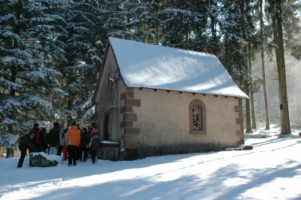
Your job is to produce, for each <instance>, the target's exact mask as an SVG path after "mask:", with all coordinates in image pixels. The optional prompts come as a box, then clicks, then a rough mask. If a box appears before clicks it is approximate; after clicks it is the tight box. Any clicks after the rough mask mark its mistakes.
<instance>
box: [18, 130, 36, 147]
mask: <svg viewBox="0 0 301 200" xmlns="http://www.w3.org/2000/svg"><path fill="white" fill-rule="evenodd" d="M19 149H20V150H21V151H23V150H26V149H29V150H33V149H34V144H33V141H32V139H31V137H30V134H28V133H27V134H25V135H23V136H22V137H21V138H20V143H19Z"/></svg>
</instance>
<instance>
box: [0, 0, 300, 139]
mask: <svg viewBox="0 0 301 200" xmlns="http://www.w3.org/2000/svg"><path fill="white" fill-rule="evenodd" d="M0 2H1V3H0V5H1V8H0V136H1V137H6V136H7V135H8V134H13V135H19V134H23V133H24V131H25V130H28V129H29V128H31V127H32V125H33V123H34V122H36V121H39V122H41V123H46V124H47V123H49V122H51V123H50V126H51V124H52V122H54V121H59V122H61V123H68V122H70V121H71V120H76V121H81V122H83V123H89V122H91V121H93V114H94V107H93V102H92V99H93V95H94V91H95V87H96V84H97V81H98V78H99V77H98V76H99V72H100V69H101V67H102V65H103V61H104V56H105V52H106V46H107V41H108V38H109V37H117V38H124V39H130V40H136V41H141V42H146V43H151V44H159V45H164V46H169V47H175V48H181V49H189V50H193V51H199V52H206V53H211V54H214V55H216V56H217V57H218V58H219V59H220V61H221V62H222V63H223V65H224V66H225V67H226V69H227V71H228V72H229V74H230V75H231V76H232V78H233V79H234V80H235V82H236V83H237V84H238V85H239V87H240V88H241V89H242V90H243V91H244V92H245V93H246V94H248V95H249V97H250V98H249V99H248V100H244V102H243V105H244V121H245V128H246V131H247V132H252V129H253V128H255V127H256V115H255V114H254V113H255V112H259V113H261V116H262V119H261V121H263V122H264V124H265V126H266V128H267V129H269V126H270V118H271V116H269V109H268V108H269V106H268V105H269V101H270V100H271V99H272V98H277V99H278V101H279V104H280V106H278V107H276V108H274V109H277V110H279V116H278V118H277V119H278V122H277V123H278V124H279V126H280V127H281V133H282V134H290V132H291V130H290V129H291V119H290V110H294V108H290V106H291V105H290V104H289V101H288V93H287V78H286V69H287V66H286V65H287V62H286V57H285V55H287V54H288V53H289V55H290V56H292V57H293V58H295V59H297V60H299V59H301V36H300V32H299V31H300V27H301V22H300V19H301V13H300V12H301V1H300V0H244V1H241V0H233V1H225V0H185V1H183V0H72V1H71V0H70V1H69V0H1V1H0ZM258 55H259V56H258ZM255 57H256V58H257V59H258V60H259V62H260V68H261V70H262V73H261V74H260V75H259V76H257V77H256V78H254V76H252V64H253V63H254V62H253V61H254V59H255ZM272 57H273V59H274V60H275V65H274V66H272V67H273V68H272V69H271V70H273V71H274V72H275V73H276V75H277V81H276V82H275V83H276V84H277V87H278V88H279V95H277V96H273V97H271V96H269V95H268V91H267V87H266V78H265V76H266V70H268V69H266V68H267V67H268V65H267V63H266V62H265V60H266V58H272ZM299 62H300V60H299ZM299 67H301V65H300V64H299ZM258 90H261V91H263V92H262V95H261V96H260V98H262V99H263V102H264V105H263V109H262V110H256V109H255V107H254V94H255V93H256V92H257V91H258ZM104 95H105V94H104ZM300 117H301V116H300Z"/></svg>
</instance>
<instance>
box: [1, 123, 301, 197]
mask: <svg viewBox="0 0 301 200" xmlns="http://www.w3.org/2000/svg"><path fill="white" fill-rule="evenodd" d="M279 132H280V130H279V128H277V127H274V128H272V129H271V131H269V132H266V131H264V130H261V129H260V130H258V131H254V133H253V134H252V135H247V136H246V139H245V141H246V144H247V145H253V147H254V149H253V150H248V151H242V150H240V151H239V150H237V151H219V152H209V153H194V154H182V155H168V156H159V157H149V158H145V159H141V160H135V161H118V162H116V161H115V162H114V161H105V160H98V161H97V163H96V164H94V165H93V164H92V163H91V160H88V161H87V162H79V163H78V166H76V167H68V166H67V161H60V163H59V165H58V166H56V167H49V168H38V167H32V168H30V167H29V160H28V157H26V159H25V162H24V167H23V168H19V169H17V168H16V166H17V162H18V158H11V159H2V160H0V200H18V199H43V200H50V199H51V200H53V199H64V200H69V199H72V200H73V199H87V200H88V199H89V200H93V199H112V200H116V199H128V200H133V199H138V200H140V199H141V200H167V199H172V200H185V199H187V200H200V199H206V200H211V199H212V200H213V199H214V200H225V199H226V200H230V199H231V200H233V199H237V200H238V199H244V200H262V199H267V200H273V199H275V200H280V199H281V200H284V199H285V200H287V199H301V189H300V185H301V156H300V149H301V137H299V136H298V134H299V132H300V130H294V131H293V133H292V135H291V136H288V137H278V133H279ZM262 136H266V137H265V138H264V137H262Z"/></svg>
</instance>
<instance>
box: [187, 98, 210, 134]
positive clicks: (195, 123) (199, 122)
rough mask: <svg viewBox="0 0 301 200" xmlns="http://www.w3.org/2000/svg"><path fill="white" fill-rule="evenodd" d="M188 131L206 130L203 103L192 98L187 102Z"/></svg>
mask: <svg viewBox="0 0 301 200" xmlns="http://www.w3.org/2000/svg"><path fill="white" fill-rule="evenodd" d="M189 126H190V128H189V132H190V133H205V131H206V110H205V105H204V103H203V102H202V101H201V100H199V99H194V100H192V101H191V102H190V104H189Z"/></svg>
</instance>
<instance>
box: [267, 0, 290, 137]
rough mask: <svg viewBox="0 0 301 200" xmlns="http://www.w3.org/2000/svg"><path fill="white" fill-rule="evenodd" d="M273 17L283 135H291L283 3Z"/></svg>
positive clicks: (277, 5) (276, 9) (278, 4)
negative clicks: (282, 22)
mask: <svg viewBox="0 0 301 200" xmlns="http://www.w3.org/2000/svg"><path fill="white" fill-rule="evenodd" d="M274 6H275V7H274V10H273V16H272V27H273V35H274V44H275V54H276V61H277V70H278V81H279V102H280V106H279V107H280V118H281V134H284V135H286V134H289V133H290V132H291V128H290V120H289V110H288V97H287V86H286V71H285V60H284V48H283V35H282V24H281V20H282V16H281V15H282V13H281V12H282V11H281V2H278V1H277V2H276V3H275V5H274Z"/></svg>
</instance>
